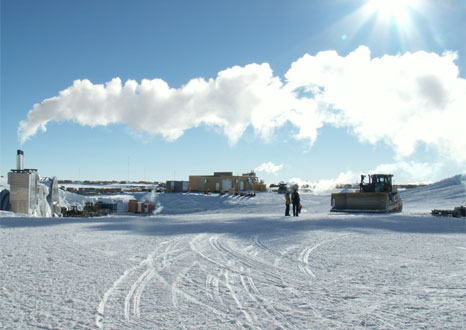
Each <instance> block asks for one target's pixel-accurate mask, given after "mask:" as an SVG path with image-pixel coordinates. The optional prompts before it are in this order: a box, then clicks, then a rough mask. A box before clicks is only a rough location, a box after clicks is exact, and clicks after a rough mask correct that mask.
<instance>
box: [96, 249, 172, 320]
mask: <svg viewBox="0 0 466 330" xmlns="http://www.w3.org/2000/svg"><path fill="white" fill-rule="evenodd" d="M172 241H174V240H171V241H165V242H162V243H161V244H160V245H159V246H158V247H157V249H155V250H154V251H153V252H151V253H150V254H149V255H148V256H147V258H146V259H145V260H143V261H142V262H141V263H140V264H139V265H136V266H134V267H132V268H130V269H127V270H126V271H125V272H124V273H123V274H122V275H121V276H120V277H119V278H118V279H117V280H116V281H115V282H114V283H113V284H112V286H111V287H110V288H109V289H108V290H107V291H106V292H105V294H104V296H103V298H102V300H101V301H100V303H99V306H98V307H97V313H96V316H95V325H96V326H97V327H98V328H99V329H103V327H104V316H105V309H106V305H107V302H108V300H109V299H110V297H111V296H112V295H113V294H114V292H115V291H116V290H117V289H119V288H120V287H121V286H122V284H123V283H124V282H125V281H127V280H128V279H130V277H132V276H134V275H136V274H137V272H138V271H139V269H141V268H142V269H143V268H144V267H146V266H147V265H149V267H151V266H152V263H153V259H154V255H155V254H156V253H157V252H158V251H159V250H160V249H161V248H162V247H163V245H165V244H168V243H170V242H172ZM148 273H150V271H149V272H148V270H146V271H144V273H143V275H142V276H139V277H138V279H137V280H136V281H135V282H133V284H132V285H131V287H130V290H129V293H128V294H127V295H126V297H125V303H124V317H125V319H126V320H129V316H130V301H131V298H132V296H133V294H134V292H136V291H137V289H138V287H139V286H140V284H141V282H143V281H144V280H146V281H147V279H146V277H147V275H148ZM153 275H154V274H152V275H151V276H150V278H152V276H153ZM144 286H145V284H144ZM137 292H138V294H139V297H140V293H142V290H140V292H139V291H137ZM136 305H137V308H136V309H134V308H133V310H135V311H136V313H135V314H137V313H138V308H139V303H137V304H136Z"/></svg>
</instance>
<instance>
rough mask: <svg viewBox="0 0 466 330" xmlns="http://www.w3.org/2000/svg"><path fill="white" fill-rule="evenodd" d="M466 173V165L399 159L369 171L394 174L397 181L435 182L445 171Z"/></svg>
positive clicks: (414, 182) (441, 177) (442, 177)
mask: <svg viewBox="0 0 466 330" xmlns="http://www.w3.org/2000/svg"><path fill="white" fill-rule="evenodd" d="M445 172H447V173H466V168H465V167H464V166H461V165H460V166H452V164H449V163H447V162H445V161H432V162H415V161H399V162H396V163H389V164H380V165H379V166H377V167H376V168H375V169H374V170H372V171H370V172H369V173H391V174H394V177H393V179H394V182H395V183H413V184H416V183H433V182H436V181H439V180H441V179H444V178H445V177H444V175H443V173H445Z"/></svg>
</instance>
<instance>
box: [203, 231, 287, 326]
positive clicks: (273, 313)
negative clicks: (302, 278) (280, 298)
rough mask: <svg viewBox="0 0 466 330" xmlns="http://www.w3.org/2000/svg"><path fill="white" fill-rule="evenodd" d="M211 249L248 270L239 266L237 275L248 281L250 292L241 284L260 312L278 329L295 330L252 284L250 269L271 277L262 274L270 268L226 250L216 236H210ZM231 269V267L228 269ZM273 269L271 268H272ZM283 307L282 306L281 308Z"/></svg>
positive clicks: (241, 254) (247, 256)
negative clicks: (284, 323)
mask: <svg viewBox="0 0 466 330" xmlns="http://www.w3.org/2000/svg"><path fill="white" fill-rule="evenodd" d="M209 241H210V243H211V245H212V247H213V248H214V249H215V250H217V252H219V253H223V254H225V255H226V256H227V258H228V259H229V260H232V261H236V262H239V263H240V264H242V265H243V266H245V267H246V268H247V269H248V273H246V272H245V271H244V268H243V266H240V268H239V272H238V271H237V272H238V273H239V275H240V276H243V277H246V278H247V279H248V283H249V284H250V286H251V288H252V292H251V290H250V289H249V288H248V286H246V285H245V284H244V283H243V287H244V289H245V290H246V291H247V293H248V295H249V296H253V297H254V298H253V300H254V301H256V302H260V303H261V306H260V309H261V311H262V312H263V313H264V314H265V315H266V316H267V317H268V318H269V319H270V320H271V321H272V322H273V323H274V324H275V325H276V326H277V327H279V328H282V329H287V328H288V329H289V328H295V327H294V326H293V322H291V321H289V320H288V318H287V317H285V316H284V315H283V314H282V313H281V312H279V311H278V310H277V308H275V307H274V306H273V304H271V303H270V302H269V301H268V300H267V299H265V298H264V297H263V296H262V295H261V294H260V292H259V290H258V289H257V287H256V285H255V283H254V280H253V278H252V277H251V268H252V269H254V271H257V272H259V273H262V274H263V275H269V276H270V275H271V273H270V272H264V268H266V267H268V268H270V267H271V266H270V265H268V264H266V263H263V262H261V261H257V260H256V259H254V258H251V257H250V256H249V255H245V254H243V253H240V252H236V251H233V250H232V249H229V248H226V247H225V246H224V245H222V244H221V243H220V242H219V240H218V236H211V237H210V239H209ZM230 268H231V267H230ZM272 268H273V267H272ZM272 275H273V276H274V279H275V280H277V279H280V284H278V286H279V287H286V285H285V284H284V282H283V280H282V279H281V276H280V275H278V276H277V275H275V274H272ZM268 282H271V283H273V284H274V286H277V283H276V282H274V281H270V279H268ZM282 307H284V306H282ZM277 316H278V317H279V318H281V319H283V320H284V321H285V322H286V323H288V325H287V326H283V325H282V323H281V322H280V321H278V320H277Z"/></svg>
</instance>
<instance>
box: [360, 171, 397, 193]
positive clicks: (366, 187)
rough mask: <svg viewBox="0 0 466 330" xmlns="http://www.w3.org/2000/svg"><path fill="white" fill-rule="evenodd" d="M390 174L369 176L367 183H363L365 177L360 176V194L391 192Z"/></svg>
mask: <svg viewBox="0 0 466 330" xmlns="http://www.w3.org/2000/svg"><path fill="white" fill-rule="evenodd" d="M392 176H393V175H392V174H370V175H368V177H369V182H368V183H364V179H365V177H366V176H365V175H361V183H360V184H359V191H360V192H392V190H393V186H392Z"/></svg>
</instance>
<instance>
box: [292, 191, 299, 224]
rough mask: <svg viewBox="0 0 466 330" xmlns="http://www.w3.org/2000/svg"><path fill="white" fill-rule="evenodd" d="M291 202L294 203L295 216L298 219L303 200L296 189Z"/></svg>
mask: <svg viewBox="0 0 466 330" xmlns="http://www.w3.org/2000/svg"><path fill="white" fill-rule="evenodd" d="M291 202H292V203H293V216H294V217H297V216H298V215H299V203H300V202H301V200H300V198H299V193H298V190H297V189H296V188H295V189H294V190H293V194H291Z"/></svg>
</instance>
